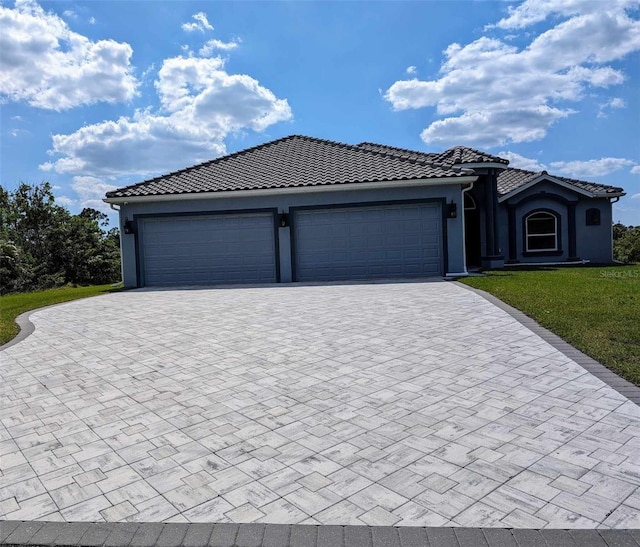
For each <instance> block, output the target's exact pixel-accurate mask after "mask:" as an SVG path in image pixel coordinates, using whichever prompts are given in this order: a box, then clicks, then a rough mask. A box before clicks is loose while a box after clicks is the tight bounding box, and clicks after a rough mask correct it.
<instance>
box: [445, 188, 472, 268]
mask: <svg viewBox="0 0 640 547" xmlns="http://www.w3.org/2000/svg"><path fill="white" fill-rule="evenodd" d="M473 184H474V183H473V182H472V183H470V184H469V186H467V187H466V188H464V189H463V190H462V192H461V194H462V207H461V209H462V263H463V271H462V272H459V273H458V272H450V273H447V277H466V276H467V275H469V272H468V271H467V241H466V237H465V234H466V225H467V215H466V213H465V212H464V195H465V193H466V192H468V191H469V190H471V189H472V188H473Z"/></svg>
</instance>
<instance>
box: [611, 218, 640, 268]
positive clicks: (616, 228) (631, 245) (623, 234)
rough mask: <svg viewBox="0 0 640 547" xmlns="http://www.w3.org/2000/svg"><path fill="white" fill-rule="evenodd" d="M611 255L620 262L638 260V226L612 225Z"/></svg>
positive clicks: (639, 255) (639, 247) (639, 252)
mask: <svg viewBox="0 0 640 547" xmlns="http://www.w3.org/2000/svg"><path fill="white" fill-rule="evenodd" d="M613 257H614V258H615V259H616V260H619V261H620V262H625V263H629V262H640V226H625V225H624V224H620V223H619V222H618V223H617V224H614V225H613Z"/></svg>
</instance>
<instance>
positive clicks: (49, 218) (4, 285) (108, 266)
mask: <svg viewBox="0 0 640 547" xmlns="http://www.w3.org/2000/svg"><path fill="white" fill-rule="evenodd" d="M108 225H109V223H108V217H107V215H105V214H104V213H101V212H100V211H97V210H96V209H91V208H85V209H83V210H82V212H81V213H80V214H78V215H72V214H71V213H70V212H69V211H68V210H67V209H66V207H63V206H61V205H58V204H56V203H55V197H54V195H53V192H52V189H51V185H50V184H49V183H48V182H43V183H41V184H39V185H34V186H32V185H29V184H26V183H22V184H20V186H19V187H18V188H17V189H16V190H14V191H11V192H9V191H7V190H6V189H5V188H3V187H2V186H0V294H6V293H10V292H28V291H34V290H42V289H49V288H53V287H59V286H62V285H66V284H74V285H99V284H104V283H114V282H117V281H120V235H119V233H118V230H117V228H112V229H108Z"/></svg>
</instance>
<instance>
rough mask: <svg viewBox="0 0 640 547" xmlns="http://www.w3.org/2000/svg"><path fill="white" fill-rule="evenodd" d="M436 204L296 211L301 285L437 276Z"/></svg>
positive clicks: (439, 226) (438, 233)
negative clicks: (381, 278)
mask: <svg viewBox="0 0 640 547" xmlns="http://www.w3.org/2000/svg"><path fill="white" fill-rule="evenodd" d="M441 215H442V212H441V209H440V205H439V204H435V203H421V204H409V205H407V204H402V205H384V206H372V207H345V208H335V209H312V210H300V211H296V212H295V217H294V229H295V253H296V255H295V256H296V277H297V279H298V280H300V281H311V280H330V279H365V278H375V277H420V276H429V275H441V274H442V271H443V267H442V263H443V257H442V243H443V239H442V222H441V218H442V216H441Z"/></svg>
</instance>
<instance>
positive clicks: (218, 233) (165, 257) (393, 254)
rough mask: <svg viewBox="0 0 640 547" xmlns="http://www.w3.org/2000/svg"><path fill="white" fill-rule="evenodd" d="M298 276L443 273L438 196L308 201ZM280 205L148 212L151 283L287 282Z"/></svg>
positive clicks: (302, 215)
mask: <svg viewBox="0 0 640 547" xmlns="http://www.w3.org/2000/svg"><path fill="white" fill-rule="evenodd" d="M291 219H292V222H291V232H292V248H293V252H292V255H293V258H292V270H293V272H292V273H293V279H294V280H295V281H322V280H345V279H371V278H385V277H387V278H388V277H426V276H434V275H435V276H437V275H442V273H443V251H442V249H443V239H442V220H441V219H442V212H441V209H440V205H439V204H438V203H412V204H401V205H380V206H366V207H361V206H349V207H334V208H323V209H317V208H313V209H311V208H309V209H305V208H300V209H293V210H292V212H291ZM275 222H276V218H275V215H274V214H273V212H265V213H251V214H217V215H194V216H161V217H148V218H144V219H142V222H141V234H142V235H141V238H140V243H141V247H140V255H141V256H140V263H141V281H142V282H143V284H144V285H147V286H153V285H198V284H217V283H273V282H276V281H279V279H278V277H279V273H278V262H277V261H278V245H277V240H276V228H275Z"/></svg>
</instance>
